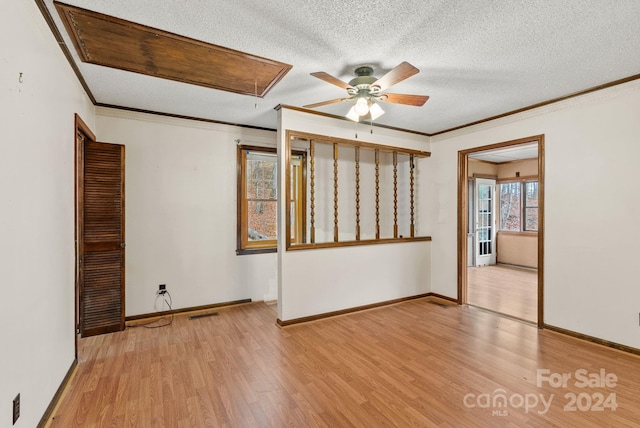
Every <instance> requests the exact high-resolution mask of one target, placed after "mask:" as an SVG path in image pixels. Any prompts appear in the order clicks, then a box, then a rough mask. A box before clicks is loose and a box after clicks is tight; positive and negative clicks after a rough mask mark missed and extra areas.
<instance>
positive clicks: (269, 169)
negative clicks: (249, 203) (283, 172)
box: [246, 152, 277, 200]
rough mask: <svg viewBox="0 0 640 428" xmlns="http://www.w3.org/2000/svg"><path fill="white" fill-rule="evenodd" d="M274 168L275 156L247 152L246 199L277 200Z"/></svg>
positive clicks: (275, 164) (275, 163)
mask: <svg viewBox="0 0 640 428" xmlns="http://www.w3.org/2000/svg"><path fill="white" fill-rule="evenodd" d="M276 166H277V157H276V155H275V154H271V153H261V152H247V172H246V177H247V194H246V197H247V199H272V200H275V199H276V198H277V194H276V189H277V186H276V176H277V173H276V171H277V170H276Z"/></svg>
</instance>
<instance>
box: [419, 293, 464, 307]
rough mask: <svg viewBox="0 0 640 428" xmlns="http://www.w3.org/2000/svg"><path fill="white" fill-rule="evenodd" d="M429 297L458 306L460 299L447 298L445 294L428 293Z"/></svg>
mask: <svg viewBox="0 0 640 428" xmlns="http://www.w3.org/2000/svg"><path fill="white" fill-rule="evenodd" d="M427 297H433V298H435V299H440V300H446V301H447V302H451V303H455V304H456V305H457V304H458V299H456V298H454V297H449V296H445V295H444V294H439V293H427Z"/></svg>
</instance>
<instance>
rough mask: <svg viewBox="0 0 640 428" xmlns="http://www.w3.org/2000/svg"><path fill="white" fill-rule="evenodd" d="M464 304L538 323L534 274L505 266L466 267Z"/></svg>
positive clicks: (528, 270) (536, 281)
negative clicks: (466, 302)
mask: <svg viewBox="0 0 640 428" xmlns="http://www.w3.org/2000/svg"><path fill="white" fill-rule="evenodd" d="M468 269H469V270H468V275H467V278H468V279H467V284H468V286H467V288H468V290H469V291H468V300H467V301H468V302H469V304H471V305H475V306H479V307H481V308H486V309H489V310H492V311H495V312H499V313H501V314H506V315H510V316H512V317H516V318H520V319H523V320H526V321H531V322H537V321H538V272H537V271H536V270H534V269H523V268H518V267H512V266H507V265H499V264H498V265H491V266H483V267H470V268H468Z"/></svg>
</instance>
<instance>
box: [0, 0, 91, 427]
mask: <svg viewBox="0 0 640 428" xmlns="http://www.w3.org/2000/svg"><path fill="white" fill-rule="evenodd" d="M0 40H2V47H0V118H1V119H0V120H1V126H0V135H1V138H0V195H2V208H1V209H0V260H1V262H0V263H1V264H0V277H1V278H2V281H3V284H2V310H0V325H2V326H3V327H2V329H0V343H1V344H2V353H1V354H0V362H1V364H0V426H11V420H12V419H11V414H12V406H11V401H12V400H13V398H14V397H15V396H16V395H17V394H18V393H20V394H21V416H20V419H19V420H18V422H17V423H16V425H15V427H29V428H31V427H34V426H36V425H37V423H38V421H39V420H40V418H41V417H42V415H43V414H44V412H45V410H46V408H47V406H48V405H49V403H50V401H51V399H52V398H53V395H54V394H55V392H56V390H57V389H58V387H59V385H60V383H61V382H62V379H63V378H64V376H65V374H66V373H67V371H68V370H69V368H70V367H71V364H72V362H73V360H74V358H75V351H74V349H75V348H74V346H75V345H74V324H75V321H74V299H75V298H74V277H75V270H74V257H75V256H74V220H73V219H74V191H73V188H74V113H78V114H80V116H81V117H82V118H83V119H84V120H85V122H87V124H88V125H89V126H91V127H93V124H94V112H93V106H92V105H91V103H90V101H89V99H88V97H87V96H86V94H85V92H84V90H83V89H82V87H81V86H80V84H79V82H78V80H77V78H76V77H75V75H74V73H73V71H72V70H71V67H70V66H69V63H68V62H67V60H66V59H65V57H64V55H63V53H62V51H61V50H60V48H59V47H58V45H57V43H56V41H55V39H54V37H53V36H52V34H51V31H50V30H49V27H48V26H47V24H46V23H45V21H44V19H43V17H42V15H41V14H40V12H39V10H38V8H37V6H36V4H35V2H34V1H33V0H9V1H3V2H2V4H1V6H0ZM19 73H23V78H22V81H23V83H20V82H19V81H18V76H19Z"/></svg>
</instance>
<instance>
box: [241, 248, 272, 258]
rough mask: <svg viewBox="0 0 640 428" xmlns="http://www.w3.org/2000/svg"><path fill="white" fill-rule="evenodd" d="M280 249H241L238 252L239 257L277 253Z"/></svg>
mask: <svg viewBox="0 0 640 428" xmlns="http://www.w3.org/2000/svg"><path fill="white" fill-rule="evenodd" d="M277 252H278V249H277V248H276V247H271V248H239V249H237V250H236V255H237V256H246V255H249V254H267V253H277Z"/></svg>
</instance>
